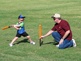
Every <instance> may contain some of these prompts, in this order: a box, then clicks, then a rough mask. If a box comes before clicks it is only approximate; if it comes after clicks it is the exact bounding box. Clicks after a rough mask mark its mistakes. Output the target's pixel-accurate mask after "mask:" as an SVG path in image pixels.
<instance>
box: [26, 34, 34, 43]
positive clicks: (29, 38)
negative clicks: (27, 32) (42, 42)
mask: <svg viewBox="0 0 81 61" xmlns="http://www.w3.org/2000/svg"><path fill="white" fill-rule="evenodd" d="M27 39H28V40H29V41H30V43H31V44H35V42H34V41H32V39H31V37H30V36H27Z"/></svg>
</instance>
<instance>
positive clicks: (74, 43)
mask: <svg viewBox="0 0 81 61" xmlns="http://www.w3.org/2000/svg"><path fill="white" fill-rule="evenodd" d="M72 41H73V47H76V42H75V40H74V39H72Z"/></svg>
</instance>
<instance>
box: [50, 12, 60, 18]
mask: <svg viewBox="0 0 81 61" xmlns="http://www.w3.org/2000/svg"><path fill="white" fill-rule="evenodd" d="M51 18H61V16H60V14H58V13H56V14H54V15H53V16H52V17H51Z"/></svg>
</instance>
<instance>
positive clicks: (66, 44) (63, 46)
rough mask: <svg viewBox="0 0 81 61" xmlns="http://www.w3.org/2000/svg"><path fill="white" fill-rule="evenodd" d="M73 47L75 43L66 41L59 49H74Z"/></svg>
mask: <svg viewBox="0 0 81 61" xmlns="http://www.w3.org/2000/svg"><path fill="white" fill-rule="evenodd" d="M72 46H73V41H72V40H71V41H69V40H64V42H63V43H62V44H60V45H59V49H65V48H68V47H72Z"/></svg>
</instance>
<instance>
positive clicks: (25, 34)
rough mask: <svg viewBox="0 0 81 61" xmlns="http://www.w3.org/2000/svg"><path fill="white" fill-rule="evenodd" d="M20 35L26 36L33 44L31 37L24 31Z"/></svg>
mask: <svg viewBox="0 0 81 61" xmlns="http://www.w3.org/2000/svg"><path fill="white" fill-rule="evenodd" d="M22 36H24V37H27V39H28V40H29V41H30V43H31V44H35V42H33V41H32V39H31V37H30V36H29V35H28V34H27V33H26V32H24V33H23V34H22Z"/></svg>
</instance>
